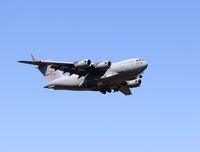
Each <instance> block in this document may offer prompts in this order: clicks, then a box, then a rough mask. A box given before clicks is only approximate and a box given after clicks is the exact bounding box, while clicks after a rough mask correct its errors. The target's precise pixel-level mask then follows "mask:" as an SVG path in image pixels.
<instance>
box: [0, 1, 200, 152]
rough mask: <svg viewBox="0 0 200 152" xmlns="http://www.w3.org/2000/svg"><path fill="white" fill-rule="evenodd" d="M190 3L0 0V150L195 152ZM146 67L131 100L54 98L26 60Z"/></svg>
mask: <svg viewBox="0 0 200 152" xmlns="http://www.w3.org/2000/svg"><path fill="white" fill-rule="evenodd" d="M199 7H200V2H199V1H198V0H196V1H195V0H188V1H186V0H167V1H160V0H151V1H149V0H140V1H135V0H100V1H93V0H73V1H67V0H54V1H53V0H32V1H26V0H17V1H14V0H6V1H0V52H1V53H0V54H1V55H0V58H1V59H0V65H1V93H0V151H2V152H27V151H28V152H55V151H59V152H67V151H70V152H80V151H81V152H102V151H103V152H133V151H136V152H147V151H148V152H161V151H162V152H169V151H170V152H179V151H180V152H188V151H192V152H199V151H200V91H199V90H200V89H199V87H200V83H199V82H200V81H199V78H200V70H199V66H200V9H199ZM30 53H33V54H35V56H36V57H38V58H39V59H53V60H61V61H76V60H80V59H85V58H89V59H91V60H92V61H102V60H111V61H113V62H114V61H119V60H123V59H127V58H132V57H142V58H145V59H146V60H147V61H148V62H149V68H148V70H147V71H146V73H145V74H144V79H143V86H142V87H141V88H138V89H135V90H133V96H129V97H126V96H123V95H122V94H117V93H116V94H108V95H102V94H100V93H98V92H71V91H53V90H47V89H44V88H43V86H44V85H45V84H46V83H47V81H46V80H45V79H44V78H43V77H42V75H41V74H40V73H39V72H38V71H37V70H36V69H35V68H34V67H32V66H28V65H23V64H18V63H17V61H18V60H21V59H30V56H29V55H30Z"/></svg>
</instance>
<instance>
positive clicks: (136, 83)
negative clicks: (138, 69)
mask: <svg viewBox="0 0 200 152" xmlns="http://www.w3.org/2000/svg"><path fill="white" fill-rule="evenodd" d="M126 83H127V86H128V87H130V88H136V87H139V86H140V85H141V83H142V80H140V79H135V80H130V81H127V82H126Z"/></svg>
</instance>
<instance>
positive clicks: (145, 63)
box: [143, 61, 148, 69]
mask: <svg viewBox="0 0 200 152" xmlns="http://www.w3.org/2000/svg"><path fill="white" fill-rule="evenodd" d="M143 65H144V69H146V68H147V67H148V63H147V61H144V62H143Z"/></svg>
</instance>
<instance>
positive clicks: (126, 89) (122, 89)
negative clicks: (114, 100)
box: [119, 86, 132, 95]
mask: <svg viewBox="0 0 200 152" xmlns="http://www.w3.org/2000/svg"><path fill="white" fill-rule="evenodd" d="M119 91H120V92H121V93H123V94H124V95H132V92H131V90H130V88H129V87H127V86H122V87H120V89H119Z"/></svg>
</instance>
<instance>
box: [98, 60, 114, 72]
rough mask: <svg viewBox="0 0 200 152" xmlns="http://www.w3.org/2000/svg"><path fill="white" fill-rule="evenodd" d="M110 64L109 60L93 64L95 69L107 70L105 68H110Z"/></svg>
mask: <svg viewBox="0 0 200 152" xmlns="http://www.w3.org/2000/svg"><path fill="white" fill-rule="evenodd" d="M111 64H112V63H111V62H110V61H104V62H100V63H97V64H96V65H95V69H97V70H107V69H109V68H110V66H111Z"/></svg>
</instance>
